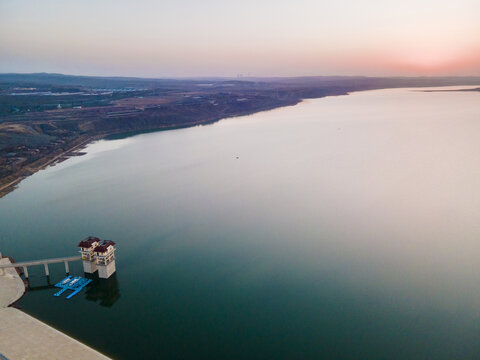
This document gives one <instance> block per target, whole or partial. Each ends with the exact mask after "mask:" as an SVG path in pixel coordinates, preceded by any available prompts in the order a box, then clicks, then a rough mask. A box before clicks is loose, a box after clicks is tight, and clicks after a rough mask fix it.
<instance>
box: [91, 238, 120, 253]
mask: <svg viewBox="0 0 480 360" xmlns="http://www.w3.org/2000/svg"><path fill="white" fill-rule="evenodd" d="M110 245H112V246H113V245H115V243H114V242H113V241H112V240H102V241H100V243H99V244H98V246H97V247H96V248H95V252H107V248H108V247H109V246H110Z"/></svg>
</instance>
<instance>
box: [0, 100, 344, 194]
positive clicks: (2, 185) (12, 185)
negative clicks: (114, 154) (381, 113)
mask: <svg viewBox="0 0 480 360" xmlns="http://www.w3.org/2000/svg"><path fill="white" fill-rule="evenodd" d="M342 95H343V94H342ZM344 95H348V94H344ZM327 96H338V95H327ZM322 97H325V96H321V97H318V98H322ZM303 100H304V99H298V100H297V101H295V102H286V103H285V104H281V105H278V106H266V107H264V108H261V109H255V110H253V111H252V110H251V109H249V110H246V111H239V112H237V113H236V114H234V115H230V116H219V117H212V118H207V119H202V120H194V121H191V122H187V123H182V124H168V125H164V126H146V127H142V128H139V129H122V130H116V131H108V132H103V133H99V134H92V135H90V134H86V135H83V136H82V135H81V136H79V137H78V138H76V139H74V140H73V141H72V142H73V143H74V144H73V146H71V147H69V148H68V149H66V150H63V151H62V152H60V153H57V152H55V151H54V152H53V153H49V154H47V155H46V156H45V157H42V158H40V159H38V160H36V161H34V162H33V163H30V164H27V165H26V166H24V167H22V168H20V169H19V170H18V171H17V172H16V173H14V174H12V175H10V176H8V179H7V181H5V179H0V199H1V198H3V197H4V196H6V195H8V194H9V193H11V192H13V191H14V190H16V189H17V187H18V185H19V184H20V183H21V182H22V181H23V180H25V179H26V178H28V177H30V176H31V175H33V174H35V173H37V172H38V171H40V170H43V169H46V168H47V167H49V166H55V165H56V164H59V163H61V162H63V161H65V160H68V159H69V158H70V157H72V156H78V153H79V152H80V151H81V150H83V149H84V148H86V147H87V146H88V145H89V144H91V143H92V142H94V141H97V140H101V139H105V138H107V137H109V136H114V135H121V134H129V133H142V132H157V131H168V130H177V129H186V128H190V127H195V126H199V125H210V124H213V123H216V122H218V121H220V120H223V119H229V118H234V117H239V116H248V115H253V114H256V113H259V112H262V111H270V110H274V109H278V108H282V107H287V106H294V105H297V104H299V103H301V102H302V101H303ZM79 141H80V142H79Z"/></svg>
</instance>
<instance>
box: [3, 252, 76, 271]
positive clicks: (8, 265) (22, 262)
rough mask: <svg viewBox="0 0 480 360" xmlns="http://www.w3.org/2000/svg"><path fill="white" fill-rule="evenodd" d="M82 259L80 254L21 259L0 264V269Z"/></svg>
mask: <svg viewBox="0 0 480 360" xmlns="http://www.w3.org/2000/svg"><path fill="white" fill-rule="evenodd" d="M78 260H82V257H81V256H80V255H78V256H67V257H61V258H52V259H43V260H34V261H21V262H16V263H13V264H1V265H0V269H5V268H12V267H23V266H34V265H45V264H54V263H61V262H65V261H67V262H69V261H78Z"/></svg>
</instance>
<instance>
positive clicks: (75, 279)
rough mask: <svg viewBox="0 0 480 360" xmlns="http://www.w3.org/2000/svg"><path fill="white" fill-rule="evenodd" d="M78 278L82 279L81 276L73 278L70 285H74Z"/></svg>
mask: <svg viewBox="0 0 480 360" xmlns="http://www.w3.org/2000/svg"><path fill="white" fill-rule="evenodd" d="M78 280H80V278H79V277H76V278H73V280H72V281H71V282H70V284H68V286H72V285H73V284H75V283H76V282H77V281H78Z"/></svg>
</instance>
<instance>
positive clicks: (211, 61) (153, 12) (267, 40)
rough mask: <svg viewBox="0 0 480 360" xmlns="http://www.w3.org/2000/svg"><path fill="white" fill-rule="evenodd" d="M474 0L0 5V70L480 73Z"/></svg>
mask: <svg viewBox="0 0 480 360" xmlns="http://www.w3.org/2000/svg"><path fill="white" fill-rule="evenodd" d="M479 13H480V1H477V0H458V1H456V2H452V1H447V0H436V1H435V0H416V1H415V0H404V1H402V2H399V1H393V0H384V1H380V0H362V1H355V0H343V1H339V2H318V1H315V0H301V1H299V2H297V3H295V4H294V3H291V2H289V1H286V0H278V1H273V0H264V1H254V0H245V1H244V2H242V3H241V4H240V3H236V2H232V1H228V0H225V1H220V0H206V1H205V2H201V3H200V2H193V1H188V0H178V1H173V0H165V1H162V2H161V3H158V2H156V1H153V0H141V1H139V2H137V3H133V2H131V1H127V0H117V1H113V0H105V1H102V2H95V1H93V0H84V1H82V2H63V1H60V0H45V1H42V2H34V1H33V0H24V1H20V2H18V1H14V0H5V1H2V2H0V48H1V49H2V51H1V52H0V72H40V71H45V72H64V73H72V74H89V75H133V76H147V77H148V76H150V77H161V76H174V77H175V76H180V77H184V76H235V75H237V74H244V75H251V76H296V75H372V76H375V75H385V76H386V75H480V22H479V21H478V19H477V15H478V14H479Z"/></svg>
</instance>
